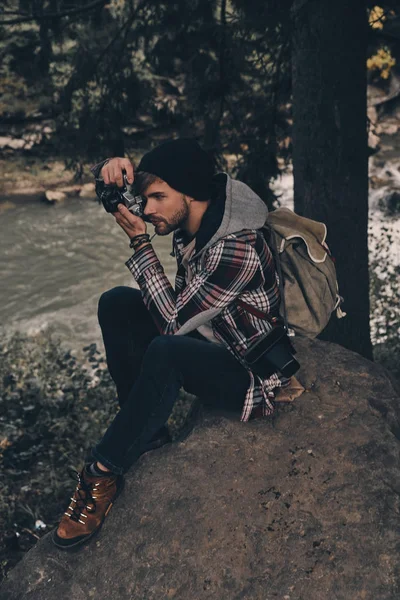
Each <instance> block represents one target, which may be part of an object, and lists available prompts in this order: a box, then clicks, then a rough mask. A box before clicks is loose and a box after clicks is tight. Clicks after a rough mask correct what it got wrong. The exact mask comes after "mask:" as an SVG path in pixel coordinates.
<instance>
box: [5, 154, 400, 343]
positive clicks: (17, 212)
mask: <svg viewBox="0 0 400 600" xmlns="http://www.w3.org/2000/svg"><path fill="white" fill-rule="evenodd" d="M393 150H394V149H393V147H391V146H390V145H389V146H388V145H386V154H385V148H383V151H382V152H380V153H378V154H377V155H375V156H374V157H373V159H372V160H371V165H370V172H371V173H373V174H374V175H375V177H376V178H377V179H378V181H380V183H379V184H378V187H375V188H374V189H371V194H370V251H371V253H373V252H374V248H375V240H376V239H378V238H379V236H380V235H381V233H382V232H383V230H384V228H385V227H389V228H391V229H392V231H393V236H394V237H393V245H392V254H391V259H390V260H391V265H383V269H384V270H385V269H387V268H393V266H394V265H396V264H400V250H399V249H400V219H399V217H398V216H397V217H391V218H389V217H387V216H385V215H384V214H383V213H382V210H381V209H380V208H379V200H380V199H381V198H382V197H383V196H384V195H385V194H386V193H387V192H388V190H389V189H399V190H400V159H399V154H398V152H397V151H393ZM292 186H293V180H292V175H291V173H290V171H289V172H288V173H287V174H286V175H284V176H283V177H282V178H280V179H279V180H278V181H277V182H276V183H275V191H276V192H277V193H279V194H282V196H281V201H282V203H283V204H284V205H286V206H289V207H291V208H293V193H292ZM12 203H13V206H12V207H10V208H8V209H7V210H3V211H1V213H0V252H1V256H2V260H1V262H0V277H1V302H0V324H1V327H2V329H3V337H4V336H7V335H9V334H11V333H12V332H14V331H16V330H21V331H23V332H27V333H29V334H33V333H36V332H38V331H40V330H44V329H47V328H48V327H51V329H52V330H53V331H54V332H55V333H56V334H58V335H59V337H60V339H61V340H62V343H63V344H65V345H66V346H68V347H70V348H72V349H74V350H75V351H76V352H77V353H78V354H79V353H80V351H81V349H82V347H83V346H85V345H87V344H89V343H91V342H96V343H98V344H99V346H100V348H101V349H103V347H102V342H101V333H100V329H99V326H98V323H97V317H96V312H97V303H98V299H99V297H100V295H101V294H102V292H104V291H106V290H108V289H110V288H112V287H114V286H118V285H127V286H132V287H137V286H136V283H135V281H134V279H133V277H132V276H131V274H130V272H129V271H128V269H127V268H126V266H125V264H124V262H125V261H126V260H127V259H128V258H129V257H130V255H131V254H130V252H131V251H130V248H129V244H128V238H127V236H126V234H125V233H124V232H123V231H122V229H120V227H119V226H118V225H117V224H116V223H115V221H114V218H113V217H112V216H111V215H108V214H107V213H106V212H105V211H104V209H103V208H102V207H101V206H100V205H99V204H98V203H97V202H95V201H93V200H90V199H80V198H72V199H68V200H66V201H65V202H64V203H60V204H56V205H48V204H45V203H41V202H38V201H33V200H32V201H26V200H24V201H22V200H18V198H14V199H12ZM0 208H1V206H0ZM152 229H153V228H152V227H150V233H152ZM153 243H154V246H155V249H156V251H157V253H158V255H159V257H160V259H161V261H162V263H163V265H164V269H165V272H166V274H167V276H168V277H169V279H170V280H171V281H173V279H174V274H175V259H174V258H173V257H171V256H170V252H171V236H166V237H159V236H156V237H155V238H154V242H153ZM328 243H329V232H328Z"/></svg>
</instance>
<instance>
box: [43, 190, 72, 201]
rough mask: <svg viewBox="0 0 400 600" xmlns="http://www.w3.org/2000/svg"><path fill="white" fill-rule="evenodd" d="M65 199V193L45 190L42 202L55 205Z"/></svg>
mask: <svg viewBox="0 0 400 600" xmlns="http://www.w3.org/2000/svg"><path fill="white" fill-rule="evenodd" d="M66 198H67V194H66V193H65V192H60V191H55V190H47V191H46V192H45V193H44V197H43V200H45V201H47V202H49V204H55V203H56V202H62V201H63V200H65V199H66Z"/></svg>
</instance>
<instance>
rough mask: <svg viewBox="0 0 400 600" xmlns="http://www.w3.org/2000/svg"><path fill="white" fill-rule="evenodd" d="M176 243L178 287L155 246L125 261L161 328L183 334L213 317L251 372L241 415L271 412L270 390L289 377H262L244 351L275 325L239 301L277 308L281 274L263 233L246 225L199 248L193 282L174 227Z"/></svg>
mask: <svg viewBox="0 0 400 600" xmlns="http://www.w3.org/2000/svg"><path fill="white" fill-rule="evenodd" d="M173 247H174V251H175V256H176V259H177V266H178V270H177V274H176V279H175V289H174V288H173V287H172V286H171V284H170V282H169V281H168V278H167V277H166V275H165V273H164V269H163V267H162V265H161V263H160V261H159V259H158V257H157V255H156V253H155V251H154V249H153V247H152V246H144V247H143V248H142V249H141V250H139V251H138V252H137V253H135V254H134V255H133V256H132V257H131V258H130V259H129V260H128V261H127V262H126V266H127V267H128V268H129V270H130V271H131V273H132V275H133V277H134V278H135V279H136V281H137V282H138V284H139V287H140V289H141V292H142V295H143V300H144V303H145V305H146V307H147V308H148V310H149V311H150V314H151V315H152V317H153V319H154V322H155V324H156V326H157V328H158V330H159V331H160V334H162V335H173V334H177V335H179V334H180V330H181V328H183V329H182V333H187V332H188V331H191V330H193V329H197V327H199V326H200V325H203V324H204V323H206V322H208V321H210V320H211V325H212V328H213V332H214V335H215V337H216V338H217V339H218V340H219V341H220V342H221V343H223V344H224V346H225V347H226V348H227V349H228V350H229V351H230V352H231V353H232V354H233V355H234V356H235V357H236V358H237V360H238V361H239V362H240V363H241V364H242V365H243V366H244V367H245V368H246V369H247V370H248V372H249V375H250V380H251V381H250V385H249V388H248V390H247V393H246V397H245V399H244V406H243V411H242V415H241V421H248V419H249V418H250V416H251V414H252V411H253V409H254V408H255V407H256V406H257V407H260V406H262V414H263V415H269V414H271V413H272V412H273V405H272V403H271V396H272V395H273V394H271V392H272V390H273V389H275V388H277V387H281V386H284V385H287V383H288V380H287V379H285V378H283V377H280V376H278V375H277V374H274V375H272V376H271V377H269V378H268V379H264V380H262V379H261V378H260V377H258V376H257V375H255V374H253V373H252V372H251V371H250V370H249V369H248V367H247V365H246V361H245V359H244V354H245V353H246V350H247V349H248V347H249V345H250V344H251V343H253V342H254V341H256V340H257V338H258V337H260V336H262V335H263V334H264V333H265V332H268V331H270V330H271V327H272V326H271V324H270V323H269V322H268V321H266V320H263V319H261V318H258V317H257V316H255V315H254V314H251V313H249V312H248V311H246V310H245V309H244V308H243V307H242V306H241V305H239V304H238V303H237V300H238V299H240V300H243V301H244V302H245V303H247V304H250V305H251V306H253V307H255V308H257V309H258V310H260V311H262V313H264V314H267V315H271V316H273V315H276V314H277V313H278V308H279V302H280V297H279V287H278V276H277V273H276V271H275V267H274V261H273V258H272V254H271V251H270V249H269V247H268V246H267V244H266V242H265V240H264V237H263V235H262V233H261V232H259V231H258V230H254V229H242V230H241V231H239V232H236V233H234V234H229V235H227V236H225V237H223V238H220V239H219V240H218V241H217V242H216V243H215V244H213V245H211V246H210V247H208V248H206V250H200V252H198V253H196V252H195V253H194V255H193V257H192V258H191V259H190V261H189V264H190V267H191V269H192V272H193V274H194V276H193V278H192V279H191V281H190V282H189V283H188V284H186V282H185V271H184V269H183V267H182V265H181V262H182V248H183V241H182V238H181V236H180V233H179V230H178V231H176V232H175V233H174V239H173ZM184 326H185V327H184Z"/></svg>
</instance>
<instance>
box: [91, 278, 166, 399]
mask: <svg viewBox="0 0 400 600" xmlns="http://www.w3.org/2000/svg"><path fill="white" fill-rule="evenodd" d="M97 316H98V320H99V325H100V328H101V332H102V335H103V342H104V347H105V351H106V358H107V366H108V370H109V372H110V375H111V377H112V379H113V380H114V383H115V385H116V388H117V394H118V401H119V404H120V405H121V406H122V404H124V402H125V401H126V399H127V397H128V395H129V392H130V391H131V389H132V386H133V384H134V383H135V381H136V379H137V377H138V376H139V373H140V368H141V365H142V360H143V356H144V354H145V352H146V350H147V348H148V346H149V344H150V342H151V341H152V340H153V339H154V338H155V337H156V336H157V335H158V333H159V332H158V330H157V327H156V326H155V324H154V321H153V319H152V318H151V315H150V313H149V311H148V310H147V308H146V306H145V305H144V302H143V299H142V294H141V292H140V290H137V289H134V288H130V287H125V286H119V287H115V288H113V289H111V290H108V291H107V292H104V294H102V295H101V297H100V300H99V305H98V312H97Z"/></svg>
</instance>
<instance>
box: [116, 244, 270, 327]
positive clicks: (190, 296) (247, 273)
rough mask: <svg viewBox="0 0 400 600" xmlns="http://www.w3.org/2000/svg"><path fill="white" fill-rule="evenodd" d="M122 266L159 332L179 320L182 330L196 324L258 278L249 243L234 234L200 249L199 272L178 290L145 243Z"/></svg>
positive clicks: (255, 283)
mask: <svg viewBox="0 0 400 600" xmlns="http://www.w3.org/2000/svg"><path fill="white" fill-rule="evenodd" d="M126 266H127V267H128V269H129V270H130V271H131V273H132V275H133V277H134V278H135V279H136V281H137V282H138V285H139V287H140V289H141V291H142V296H143V301H144V303H145V305H146V307H147V309H148V310H149V312H150V314H151V315H152V317H153V320H154V322H155V324H156V326H157V328H158V330H159V331H160V333H161V334H164V335H165V334H175V333H176V332H178V331H179V329H180V328H181V327H182V326H183V325H184V324H186V325H187V326H186V327H185V332H187V331H191V330H192V329H196V328H197V327H199V326H200V325H202V324H203V323H206V322H207V321H209V320H210V318H213V317H215V316H216V315H217V314H218V313H220V312H221V311H222V310H223V309H224V308H225V307H226V306H228V305H229V304H230V303H231V302H232V301H233V300H234V299H235V298H236V297H237V296H238V295H239V294H240V293H241V292H243V291H244V290H251V289H254V288H256V287H258V286H260V285H262V284H263V282H264V276H263V274H262V271H261V266H260V261H259V257H258V255H257V253H256V251H255V250H254V248H253V246H252V245H251V244H249V243H248V242H245V241H244V240H240V239H237V238H235V237H232V238H225V239H223V240H220V241H219V242H218V243H217V244H215V245H214V246H211V247H210V248H209V249H208V250H206V252H205V256H204V266H203V268H202V270H201V272H199V273H197V274H196V275H195V276H194V277H193V279H192V280H191V281H190V283H189V284H188V285H187V286H186V287H185V288H184V289H183V290H182V291H181V292H180V293H179V294H176V292H175V290H174V289H173V287H172V286H171V284H170V282H169V280H168V278H167V277H166V275H165V273H164V269H163V267H162V265H161V263H160V261H159V259H158V257H157V255H156V253H155V251H154V249H153V247H152V246H151V245H147V246H144V247H143V248H141V249H140V250H139V251H138V252H137V253H135V254H134V255H133V256H132V257H131V258H130V259H129V260H128V261H127V262H126ZM189 321H191V324H192V326H190V327H188V325H189ZM186 330H187V331H186Z"/></svg>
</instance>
